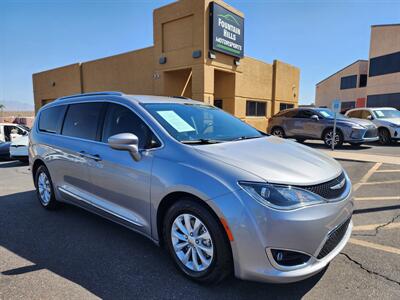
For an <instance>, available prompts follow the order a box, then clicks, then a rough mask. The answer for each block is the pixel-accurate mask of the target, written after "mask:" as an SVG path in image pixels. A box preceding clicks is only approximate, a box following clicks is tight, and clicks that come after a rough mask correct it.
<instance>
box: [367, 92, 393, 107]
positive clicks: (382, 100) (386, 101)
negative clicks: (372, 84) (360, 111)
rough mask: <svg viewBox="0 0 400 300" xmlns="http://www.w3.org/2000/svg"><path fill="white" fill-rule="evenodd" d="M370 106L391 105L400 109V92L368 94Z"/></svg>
mask: <svg viewBox="0 0 400 300" xmlns="http://www.w3.org/2000/svg"><path fill="white" fill-rule="evenodd" d="M367 106H368V107H383V106H390V107H394V108H397V109H400V93H393V94H381V95H369V96H367Z"/></svg>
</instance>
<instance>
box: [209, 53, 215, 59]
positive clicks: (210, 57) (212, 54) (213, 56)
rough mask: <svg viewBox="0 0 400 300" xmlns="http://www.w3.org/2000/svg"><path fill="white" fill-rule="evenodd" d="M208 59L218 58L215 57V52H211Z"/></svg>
mask: <svg viewBox="0 0 400 300" xmlns="http://www.w3.org/2000/svg"><path fill="white" fill-rule="evenodd" d="M208 58H209V59H216V58H217V56H216V55H215V53H214V52H211V51H209V52H208Z"/></svg>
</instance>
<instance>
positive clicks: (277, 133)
mask: <svg viewBox="0 0 400 300" xmlns="http://www.w3.org/2000/svg"><path fill="white" fill-rule="evenodd" d="M272 135H274V136H277V137H280V138H283V131H282V129H280V128H275V129H274V130H273V131H272Z"/></svg>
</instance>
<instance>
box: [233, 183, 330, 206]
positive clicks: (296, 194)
mask: <svg viewBox="0 0 400 300" xmlns="http://www.w3.org/2000/svg"><path fill="white" fill-rule="evenodd" d="M239 185H240V186H241V187H242V188H243V189H244V190H245V191H246V192H247V193H248V194H249V195H250V196H251V197H252V198H254V199H255V200H256V201H258V202H259V203H260V204H262V205H265V206H268V207H272V208H275V209H280V210H292V209H296V208H300V207H304V206H309V205H315V204H319V203H325V202H326V201H325V200H324V199H323V198H321V197H320V196H318V195H317V194H314V193H312V192H309V191H307V190H303V189H300V188H296V187H292V186H285V185H275V184H268V183H263V182H248V181H239Z"/></svg>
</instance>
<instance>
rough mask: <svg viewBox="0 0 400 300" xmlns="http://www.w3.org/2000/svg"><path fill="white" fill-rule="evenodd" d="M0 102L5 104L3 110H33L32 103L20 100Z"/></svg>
mask: <svg viewBox="0 0 400 300" xmlns="http://www.w3.org/2000/svg"><path fill="white" fill-rule="evenodd" d="M0 104H3V105H4V106H5V108H4V111H33V110H34V107H33V103H26V102H22V101H3V100H0Z"/></svg>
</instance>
